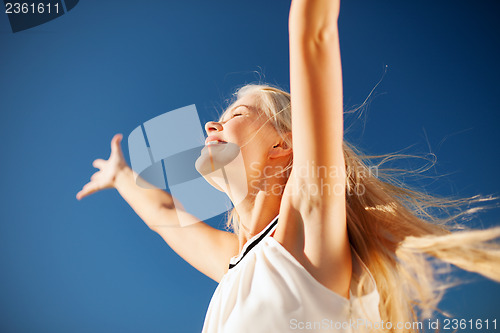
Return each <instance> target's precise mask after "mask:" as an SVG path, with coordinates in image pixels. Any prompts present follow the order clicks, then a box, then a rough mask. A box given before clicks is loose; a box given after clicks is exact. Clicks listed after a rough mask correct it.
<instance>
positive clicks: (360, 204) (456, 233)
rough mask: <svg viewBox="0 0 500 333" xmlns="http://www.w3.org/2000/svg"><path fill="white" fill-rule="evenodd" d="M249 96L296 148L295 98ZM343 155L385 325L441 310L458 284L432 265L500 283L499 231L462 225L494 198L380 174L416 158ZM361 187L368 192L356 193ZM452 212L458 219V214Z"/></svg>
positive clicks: (259, 88)
mask: <svg viewBox="0 0 500 333" xmlns="http://www.w3.org/2000/svg"><path fill="white" fill-rule="evenodd" d="M247 94H256V95H257V96H258V97H259V102H260V103H259V104H260V105H259V107H260V111H261V112H262V113H263V114H264V115H265V116H267V119H268V120H269V121H270V122H271V123H272V124H273V125H274V127H275V128H276V130H277V132H278V133H279V134H280V135H281V136H282V138H283V139H284V140H285V142H286V143H287V144H289V145H290V146H292V142H291V140H290V138H289V137H288V136H285V135H284V133H287V132H290V131H291V129H292V126H291V123H292V119H291V109H290V94H288V93H287V92H285V91H283V90H281V89H279V88H277V87H273V86H270V85H264V84H249V85H245V86H243V87H242V88H240V89H238V90H237V91H236V93H235V94H234V95H235V97H236V99H239V98H241V97H243V96H245V95H247ZM343 150H344V159H345V167H346V173H347V183H346V213H347V227H348V233H349V240H350V243H351V245H352V247H353V248H354V249H355V250H356V252H357V253H358V254H359V256H360V258H361V260H362V261H363V262H364V263H365V264H366V266H367V267H368V269H369V271H370V272H371V274H372V275H373V277H374V279H375V282H376V285H377V289H378V292H379V294H380V303H379V310H380V315H381V319H382V320H383V321H384V322H391V323H397V322H401V323H410V322H418V321H420V320H422V319H425V318H430V317H431V316H432V314H433V313H434V311H437V310H438V308H437V305H438V303H439V301H440V300H441V298H442V296H443V292H444V290H445V289H446V288H448V287H449V286H451V285H452V283H451V282H450V281H448V280H447V281H444V280H443V279H440V278H438V275H437V273H438V271H437V269H436V268H437V267H436V266H435V264H436V262H435V261H432V260H430V259H435V258H437V259H439V261H438V263H441V264H445V266H443V267H444V268H445V271H446V272H448V271H449V265H447V264H453V265H455V266H458V267H460V268H462V269H465V270H467V271H471V272H477V273H480V274H482V275H484V276H486V277H488V278H490V279H493V280H495V281H498V282H500V246H499V244H498V243H496V242H492V241H493V240H495V239H497V238H498V237H499V236H500V227H496V228H491V229H488V230H470V229H468V228H466V227H465V226H464V225H463V224H461V223H459V221H460V220H465V219H467V218H470V217H471V216H472V214H474V213H476V212H478V211H480V210H482V209H484V208H486V206H485V205H483V206H478V204H483V203H484V202H485V201H491V200H494V199H495V198H492V197H486V198H484V197H480V196H474V197H472V198H465V199H463V198H462V199H451V198H442V197H437V196H432V195H429V194H426V193H424V192H423V191H419V190H417V189H414V188H411V187H410V186H409V185H407V184H404V183H403V182H402V181H400V180H398V177H397V174H398V173H401V172H402V171H403V174H408V173H412V171H410V170H400V169H399V170H397V169H390V168H385V169H383V168H381V167H382V166H383V165H384V164H386V163H387V162H389V161H393V160H394V159H398V158H406V157H409V155H403V154H385V155H378V156H370V155H364V154H363V153H361V152H360V151H359V150H358V149H357V148H356V147H354V146H353V145H352V144H350V143H348V142H346V141H345V140H344V144H343ZM375 161H379V162H378V163H375ZM291 162H292V161H290V163H289V165H288V168H291V165H292V164H291ZM374 167H375V168H374ZM374 169H376V170H377V175H374V173H373V170H374ZM359 187H362V188H363V191H356V190H354V189H355V188H359ZM462 207H466V208H465V209H464V208H462ZM453 210H457V211H458V212H456V213H451V211H453ZM443 215H444V216H445V217H440V216H443ZM227 227H228V228H229V229H232V230H233V231H234V232H235V233H236V234H237V233H238V216H237V213H236V211H235V210H234V209H233V210H231V211H230V212H229V214H228V222H227ZM446 268H448V269H446ZM362 274H364V275H362V276H353V278H355V279H357V280H358V281H360V282H359V283H358V293H359V294H361V293H362V290H363V286H364V285H365V283H366V282H367V281H368V277H367V276H366V274H365V273H362ZM454 283H456V282H454ZM378 331H382V330H378ZM387 331H390V332H418V331H419V329H418V328H414V327H412V328H404V329H398V328H396V327H394V326H393V327H392V328H391V329H387Z"/></svg>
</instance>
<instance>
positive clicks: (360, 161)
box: [77, 0, 500, 332]
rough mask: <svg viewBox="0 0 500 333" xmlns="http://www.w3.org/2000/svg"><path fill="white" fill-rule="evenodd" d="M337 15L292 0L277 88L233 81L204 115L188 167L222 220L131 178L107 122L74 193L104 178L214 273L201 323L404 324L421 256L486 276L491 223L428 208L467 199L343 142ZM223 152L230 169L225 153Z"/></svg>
mask: <svg viewBox="0 0 500 333" xmlns="http://www.w3.org/2000/svg"><path fill="white" fill-rule="evenodd" d="M338 14H339V1H334V0H314V1H313V0H293V2H292V5H291V9H290V17H289V31H290V87H291V89H290V90H291V92H290V94H287V93H286V92H284V91H282V90H279V89H277V88H274V87H270V86H266V85H248V86H245V87H243V88H241V89H239V90H238V92H237V99H236V101H235V102H234V103H233V104H232V105H231V106H230V107H229V108H228V109H227V110H226V112H225V113H224V114H223V115H222V117H221V119H220V120H219V121H218V122H209V123H207V124H206V127H205V128H206V131H207V135H208V137H207V140H206V147H205V148H204V149H203V151H202V152H201V154H200V158H199V159H198V161H197V163H196V167H197V169H198V171H199V172H200V173H201V174H202V175H203V176H204V177H205V179H206V180H207V181H208V182H209V183H210V184H212V185H213V186H214V187H216V188H217V189H219V190H222V191H225V192H226V193H227V194H228V196H229V197H230V198H231V200H232V201H233V203H234V207H235V208H234V210H233V211H232V213H231V217H230V221H229V222H230V226H231V227H232V228H233V230H234V232H226V231H221V230H217V229H215V228H212V227H210V226H209V225H207V224H205V223H203V222H201V221H199V220H197V219H196V217H194V216H192V215H190V214H189V213H188V212H185V211H184V210H182V209H181V208H180V207H176V203H175V201H174V198H172V196H170V195H169V194H168V193H166V192H164V191H161V190H158V189H155V190H147V189H143V188H141V187H138V186H137V185H136V178H137V175H135V174H134V172H133V171H132V170H131V169H130V168H129V167H128V166H127V164H126V162H125V160H124V157H123V154H122V152H121V148H120V141H121V135H115V137H114V138H113V139H112V142H111V148H112V152H111V156H110V158H109V159H108V160H101V159H98V160H95V161H94V163H93V165H94V167H96V168H99V169H100V170H99V171H98V172H96V173H95V174H94V175H93V176H92V178H91V181H90V182H89V183H88V184H86V185H85V186H84V187H83V189H82V190H81V191H80V192H79V193H78V194H77V198H78V199H81V198H83V197H85V196H87V195H90V194H92V193H94V192H96V191H98V190H101V189H105V188H116V189H117V190H118V191H119V193H120V194H121V195H122V196H123V198H124V199H125V200H126V201H127V202H128V203H129V204H130V205H131V206H132V208H133V209H134V210H135V211H136V212H137V214H138V215H139V216H140V217H141V218H142V219H143V220H144V221H145V222H146V224H147V225H148V226H149V227H150V228H151V229H152V230H154V231H155V232H157V233H159V234H160V235H161V236H162V237H163V238H164V239H165V241H166V242H167V243H168V244H169V245H170V246H171V247H172V249H174V250H175V251H176V252H177V253H178V254H179V255H180V256H182V257H183V258H184V259H185V260H186V261H188V262H189V263H190V264H191V265H193V266H194V267H195V268H197V269H198V270H199V271H201V272H202V273H204V274H206V275H207V276H209V277H211V278H212V279H214V280H215V281H217V282H219V286H218V288H217V290H216V291H215V293H214V296H213V298H212V301H211V303H210V306H209V309H208V312H207V315H206V318H205V324H204V328H203V331H204V332H287V331H308V332H310V331H315V332H318V331H335V330H336V331H353V330H354V331H364V330H370V329H371V328H374V327H375V328H378V329H379V330H380V329H381V328H382V329H383V330H387V331H393V332H409V331H418V330H419V329H420V328H421V327H418V326H417V327H407V326H405V325H404V323H410V322H416V321H418V320H419V318H418V317H417V315H416V313H417V312H416V311H418V312H420V313H421V314H422V315H423V316H425V315H428V310H431V309H435V306H436V305H437V303H438V302H439V299H440V296H441V294H440V293H439V289H438V288H436V286H435V279H434V277H433V271H432V269H431V265H430V264H429V263H428V262H427V261H426V260H425V257H424V255H432V256H434V257H436V258H440V259H443V260H444V261H446V262H450V263H453V264H456V265H458V266H460V267H462V268H464V269H468V270H470V271H475V272H479V273H482V274H484V275H486V276H488V277H490V278H492V279H495V280H497V281H500V272H499V265H498V262H500V261H499V260H498V259H500V258H499V254H498V253H499V252H498V246H497V245H496V244H489V243H487V241H489V240H492V239H495V238H496V237H498V236H499V235H500V228H496V229H492V230H488V231H469V232H466V233H463V232H462V233H451V232H450V229H451V228H450V227H448V226H447V225H446V224H445V222H450V221H453V220H454V218H457V217H458V215H460V214H466V213H468V212H467V211H465V212H464V213H460V214H458V215H455V216H452V217H450V218H448V219H439V218H438V217H436V216H433V215H431V214H430V213H429V211H430V209H432V208H447V207H454V206H459V205H461V204H469V203H471V202H474V199H472V200H445V199H437V198H433V197H431V196H428V195H424V194H422V193H419V192H416V191H414V190H410V189H408V188H405V187H404V186H403V184H398V183H397V182H395V180H394V179H393V178H391V177H390V176H389V175H385V174H383V173H379V175H374V174H372V172H370V171H371V169H370V165H369V164H368V162H369V159H368V158H366V157H363V156H361V155H360V154H359V153H358V152H357V151H356V149H355V148H354V147H352V146H351V145H349V144H348V143H347V142H345V141H344V139H343V109H342V105H343V103H342V77H341V62H340V50H339V42H338V31H337V19H338ZM234 147H237V148H238V149H236V150H234V149H232V148H234ZM230 148H231V149H230ZM233 153H234V154H235V153H241V156H242V157H243V161H244V163H243V164H244V165H243V166H242V169H237V168H238V167H236V166H234V167H233V166H231V164H227V165H225V163H226V162H227V160H228V158H227V157H228V155H227V154H229V155H231V154H233ZM231 156H232V155H231ZM214 161H215V164H214ZM224 161H226V162H224ZM218 162H220V164H221V165H224V166H225V167H226V168H229V171H231V172H235V173H237V172H241V174H242V175H245V176H244V178H245V181H244V182H235V183H234V184H230V186H229V187H225V186H224V184H223V183H222V182H220V181H218V179H217V177H216V176H214V174H215V171H216V170H217V169H218V168H219V167H220V165H218V164H217V163H218ZM243 172H244V173H243ZM229 188H231V190H229ZM241 193H245V195H244V197H243V198H242V200H240V199H241V198H240V196H239V195H238V194H241ZM475 201H478V200H475ZM177 206H178V205H177ZM181 220H182V221H184V223H182V224H181V223H180V222H179V221H181ZM186 221H187V222H186ZM181 225H188V226H187V227H181ZM495 260H496V261H495ZM353 323H354V324H353ZM381 323H386V324H385V325H383V324H381ZM388 323H391V325H390V326H389V325H388ZM398 323H403V325H402V326H401V325H399V326H398ZM381 325H382V326H381Z"/></svg>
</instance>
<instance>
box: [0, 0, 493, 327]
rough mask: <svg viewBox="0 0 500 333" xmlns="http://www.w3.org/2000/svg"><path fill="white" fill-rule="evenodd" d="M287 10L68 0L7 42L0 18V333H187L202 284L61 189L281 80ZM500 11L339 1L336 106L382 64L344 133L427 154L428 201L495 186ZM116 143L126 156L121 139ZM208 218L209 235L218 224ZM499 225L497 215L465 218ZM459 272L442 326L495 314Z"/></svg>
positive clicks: (118, 220) (143, 233)
mask: <svg viewBox="0 0 500 333" xmlns="http://www.w3.org/2000/svg"><path fill="white" fill-rule="evenodd" d="M289 5H290V1H282V0H276V1H272V2H271V1H263V0H256V1H217V2H215V1H211V2H208V1H192V0H187V1H182V2H181V1H176V2H173V1H162V2H160V1H141V2H140V3H138V2H135V1H127V0H122V1H111V0H110V1H97V0H81V1H80V3H79V4H78V5H77V6H76V7H75V8H74V9H73V10H71V11H70V12H68V13H67V14H65V15H63V16H61V17H59V18H57V19H55V20H53V21H50V22H48V23H46V24H43V25H40V26H38V27H35V28H32V29H29V30H26V31H22V32H18V33H15V34H13V33H12V32H11V30H10V26H9V22H8V19H7V16H6V15H5V14H4V13H3V12H2V13H0V50H1V53H0V54H1V56H0V60H1V61H0V72H1V73H2V75H1V76H0V96H1V100H0V140H1V142H2V144H1V145H0V156H1V157H2V158H1V163H0V170H1V172H2V174H3V175H4V176H5V178H4V180H3V182H2V187H1V190H0V205H1V210H0V221H1V222H0V267H1V274H0V295H1V296H0V313H1V315H0V330H1V331H2V332H33V331H36V332H52V333H54V332H68V331H72V332H110V331H120V332H196V331H200V330H201V327H202V324H203V319H204V315H205V312H206V309H207V306H208V303H209V301H210V297H211V295H212V293H213V291H214V289H215V287H216V283H215V282H213V281H212V280H210V279H209V278H207V277H205V276H203V275H202V274H201V273H199V272H197V271H196V270H195V269H193V268H192V267H191V266H189V265H188V264H187V263H185V262H184V261H183V260H182V259H181V258H180V257H178V256H177V255H176V254H175V253H174V252H173V251H172V250H170V249H169V247H168V246H167V245H166V244H165V243H164V242H163V241H162V239H161V238H160V237H159V236H158V235H156V234H155V233H153V232H152V231H151V230H149V228H148V227H147V226H146V225H145V224H144V223H143V222H142V221H141V220H140V219H139V218H138V217H137V216H136V215H135V213H134V212H133V211H132V209H131V208H130V207H129V206H128V205H127V204H126V202H125V201H123V200H122V199H121V197H120V196H119V195H118V193H117V192H116V191H114V190H107V191H104V192H101V193H98V194H96V195H93V196H91V197H89V198H86V199H84V200H82V201H81V202H79V201H77V200H76V199H75V194H76V193H77V192H78V191H79V189H80V188H81V186H83V184H85V183H86V182H87V181H88V180H89V177H90V175H91V174H92V173H93V172H94V169H93V168H92V166H91V162H92V161H93V160H94V159H95V158H99V157H101V158H107V156H108V155H109V150H110V148H109V141H110V139H111V137H112V136H113V134H115V133H123V134H124V135H125V136H127V135H128V134H129V133H130V132H131V131H132V130H133V129H134V128H136V127H137V126H138V125H140V124H142V123H144V122H145V121H147V120H149V119H151V118H153V117H155V116H157V115H160V114H162V113H165V112H167V111H170V110H173V109H177V108H179V107H183V106H186V105H190V104H196V106H197V109H198V112H199V114H200V117H201V118H202V121H203V122H205V121H208V120H211V119H214V118H215V117H216V115H217V112H218V111H220V110H221V108H222V107H223V106H224V105H225V104H224V100H225V99H226V98H228V97H229V95H230V93H231V92H232V91H233V90H234V88H235V87H236V86H238V85H242V84H244V83H247V82H253V81H257V80H259V79H261V80H263V81H266V82H269V83H273V84H278V85H280V86H282V87H284V88H288V85H289V76H288V73H289V67H288V66H289V61H288V31H287V29H288V25H287V24H288V22H287V20H288V9H289ZM499 9H500V5H499V4H498V2H495V1H481V2H473V1H430V0H424V1H396V0H387V1H383V2H381V1H377V2H374V1H366V0H363V1H362V0H353V1H344V2H343V3H342V5H341V16H340V21H339V26H340V42H341V51H342V63H343V78H344V103H345V106H346V108H353V107H355V106H356V105H359V104H360V103H362V102H363V100H364V99H365V98H366V96H367V95H368V94H369V92H370V91H371V90H372V88H373V87H374V86H375V85H376V83H377V82H378V81H379V80H380V78H381V77H382V75H383V73H384V68H385V66H387V68H388V69H387V73H386V75H385V76H384V79H383V80H382V82H381V84H380V85H379V86H378V87H377V89H376V90H375V92H374V97H373V98H372V99H371V103H370V106H369V108H368V109H367V110H366V112H367V113H366V115H365V118H363V119H362V120H360V121H357V122H356V123H355V124H354V125H353V128H354V129H353V130H352V131H350V132H349V133H348V134H347V137H348V138H349V139H350V140H351V141H352V142H354V143H355V144H356V145H358V146H359V147H360V148H362V149H363V150H365V151H367V152H370V153H376V154H380V153H388V152H394V151H398V150H401V149H406V148H407V149H406V150H405V151H406V152H409V153H414V154H422V155H425V154H428V153H434V154H435V155H436V156H437V162H436V165H435V166H434V167H433V168H432V169H431V170H430V171H429V173H428V175H432V176H440V177H439V178H438V179H437V180H436V181H425V182H424V183H423V185H425V186H426V188H427V190H428V191H430V192H431V193H435V194H439V195H455V196H462V197H464V196H472V195H475V194H482V195H489V194H498V190H499V188H500V187H499V185H500V179H499V177H498V174H497V172H498V162H499V155H498V150H499V142H500V140H499V139H500V132H499V131H498V129H497V126H498V124H499V103H498V96H499V95H500V84H499V83H498V77H499V76H500V63H499V62H498V59H499V58H500V57H499V42H498V33H499V30H500V23H499V21H498V19H497V13H498V12H499ZM346 122H348V124H346V126H349V125H351V122H352V119H346ZM123 148H124V151H125V154H126V155H127V146H126V140H124V143H123ZM127 158H128V155H127ZM413 162H415V161H412V163H413ZM410 165H411V164H410ZM209 222H210V223H211V224H212V225H214V226H222V224H223V217H222V216H219V217H217V218H214V219H211V220H210V221H209ZM499 224H500V221H499V219H498V209H496V210H491V211H489V212H487V213H484V214H482V215H480V216H479V217H478V218H477V219H476V220H474V223H473V225H474V226H484V227H487V226H492V225H499ZM457 274H458V276H460V277H463V278H467V279H473V280H474V282H473V283H469V284H467V285H463V286H460V287H458V288H454V289H452V290H451V291H450V292H449V293H448V294H447V295H446V297H445V299H444V300H443V302H442V304H441V306H442V308H444V309H445V310H448V311H450V312H452V313H453V314H454V315H453V317H454V318H465V319H477V318H481V319H489V320H490V321H491V320H493V319H496V318H498V317H500V316H499V314H500V310H499V309H500V300H499V299H500V297H498V296H500V285H498V284H495V283H493V282H490V281H488V280H486V279H483V278H481V277H479V276H477V275H473V274H464V273H460V272H459V273H457ZM492 295H493V297H492Z"/></svg>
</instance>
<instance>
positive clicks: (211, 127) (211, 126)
mask: <svg viewBox="0 0 500 333" xmlns="http://www.w3.org/2000/svg"><path fill="white" fill-rule="evenodd" d="M205 131H206V132H207V134H210V132H213V131H217V132H220V131H222V125H221V124H220V123H218V122H216V121H209V122H208V123H206V124H205Z"/></svg>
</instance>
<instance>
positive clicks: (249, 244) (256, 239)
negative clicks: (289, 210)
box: [229, 215, 279, 269]
mask: <svg viewBox="0 0 500 333" xmlns="http://www.w3.org/2000/svg"><path fill="white" fill-rule="evenodd" d="M278 216H279V215H278ZM278 216H276V217H275V218H274V219H273V220H272V221H271V223H269V224H268V225H267V227H265V228H264V230H262V231H261V232H260V233H259V234H257V235H256V236H254V237H253V238H252V239H250V241H249V242H247V243H246V244H245V246H244V247H243V251H242V252H243V254H241V255H239V256H238V257H236V258H232V259H231V262H230V263H229V269H231V268H233V267H234V266H236V265H238V263H239V262H240V261H241V260H242V259H243V257H244V256H246V255H247V253H248V252H250V250H251V249H253V248H254V247H255V246H256V245H257V244H259V242H260V241H262V240H263V239H264V237H266V236H267V235H270V234H271V233H273V232H274V230H275V229H276V226H277V225H278Z"/></svg>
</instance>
